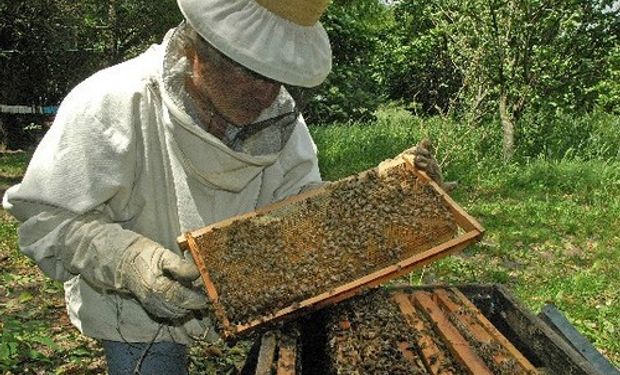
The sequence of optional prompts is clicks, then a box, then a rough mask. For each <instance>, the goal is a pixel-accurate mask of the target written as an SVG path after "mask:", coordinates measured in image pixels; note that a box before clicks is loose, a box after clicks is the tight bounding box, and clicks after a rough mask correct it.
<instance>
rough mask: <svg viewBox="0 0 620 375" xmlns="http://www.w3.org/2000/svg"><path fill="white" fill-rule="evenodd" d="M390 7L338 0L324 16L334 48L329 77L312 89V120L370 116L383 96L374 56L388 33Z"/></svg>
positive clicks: (367, 0)
mask: <svg viewBox="0 0 620 375" xmlns="http://www.w3.org/2000/svg"><path fill="white" fill-rule="evenodd" d="M387 16H388V13H387V8H386V7H385V6H383V5H381V4H380V3H378V2H377V1H376V0H355V1H352V0H337V1H334V2H333V3H332V4H331V5H330V7H329V8H328V10H327V12H326V14H325V15H324V17H323V18H322V23H323V25H324V27H325V30H326V31H327V33H328V35H329V38H330V42H331V45H332V51H333V58H334V61H333V68H332V72H331V73H330V75H329V76H328V78H327V80H326V81H325V82H324V83H323V84H322V85H321V86H319V87H318V88H317V89H315V90H313V99H312V102H311V103H310V105H309V108H308V112H307V113H306V118H307V120H308V122H309V123H317V124H326V123H330V122H334V121H347V120H360V121H362V120H368V119H371V118H372V117H373V113H374V110H375V109H376V108H377V107H378V105H379V104H380V103H381V102H382V101H383V100H384V96H385V95H384V90H383V89H382V88H381V86H380V85H379V82H378V80H377V74H378V73H377V71H376V70H377V67H376V66H374V65H373V64H374V59H375V57H376V55H377V49H378V46H379V43H380V38H381V36H382V34H384V33H385V26H384V25H385V23H387V22H389V19H388V18H387Z"/></svg>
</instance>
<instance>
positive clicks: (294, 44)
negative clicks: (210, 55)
mask: <svg viewBox="0 0 620 375" xmlns="http://www.w3.org/2000/svg"><path fill="white" fill-rule="evenodd" d="M178 3H179V8H180V9H181V12H182V13H183V15H184V16H185V18H186V20H187V21H188V22H189V24H190V25H191V26H192V27H193V28H194V29H195V30H196V31H197V32H198V34H200V35H201V36H202V37H203V38H204V39H205V40H206V41H208V42H209V43H211V44H212V45H213V46H214V47H215V48H217V49H218V50H219V51H221V52H222V53H223V54H225V55H226V56H228V57H230V58H231V59H233V60H234V61H236V62H238V63H239V64H241V65H243V66H245V67H247V68H248V69H250V70H253V71H255V72H257V73H259V74H261V75H263V76H265V77H269V78H271V79H274V80H276V81H279V82H283V83H286V84H289V85H293V86H302V87H314V86H318V85H319V84H321V83H322V82H323V81H324V80H325V78H326V77H327V75H328V74H329V72H330V70H331V66H332V53H331V47H330V44H329V38H328V36H327V33H326V32H325V29H324V28H323V26H322V25H321V23H320V22H317V23H316V24H315V25H314V26H299V25H297V24H295V23H293V22H291V21H288V20H286V19H284V18H281V17H280V16H278V15H276V14H274V13H271V12H270V11H269V10H267V9H266V8H264V7H262V6H261V5H259V4H258V3H257V2H256V1H254V0H178Z"/></svg>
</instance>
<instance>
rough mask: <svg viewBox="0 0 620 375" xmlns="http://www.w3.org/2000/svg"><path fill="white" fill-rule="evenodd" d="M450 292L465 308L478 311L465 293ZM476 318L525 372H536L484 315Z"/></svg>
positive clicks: (479, 314)
mask: <svg viewBox="0 0 620 375" xmlns="http://www.w3.org/2000/svg"><path fill="white" fill-rule="evenodd" d="M450 292H452V294H453V295H454V296H455V297H456V298H457V299H458V300H459V301H460V302H461V303H462V304H463V305H464V306H465V307H467V308H469V309H472V310H474V309H475V310H476V311H478V309H477V308H476V306H475V305H474V304H473V303H472V302H471V301H470V300H469V299H468V298H467V297H465V295H463V293H461V292H460V291H459V290H458V289H456V288H450ZM475 317H476V319H477V320H478V322H479V323H480V325H481V326H482V327H484V329H485V330H486V332H488V333H489V335H491V336H492V337H493V338H494V339H495V340H497V342H499V344H500V345H501V346H503V347H504V349H506V350H507V351H508V353H510V354H511V355H512V357H513V358H514V359H515V360H516V361H517V363H518V364H519V366H520V367H521V369H523V371H525V372H536V368H535V367H534V365H532V364H531V363H530V361H528V360H527V358H525V357H524V356H523V354H521V352H520V351H519V350H518V349H517V348H515V346H514V345H512V343H511V342H510V341H508V339H507V338H506V337H505V336H504V335H502V333H501V332H500V331H498V330H497V328H495V326H494V325H493V324H492V323H491V322H490V321H489V320H488V319H487V318H486V317H485V316H484V315H482V314H481V313H478V314H476V316H475Z"/></svg>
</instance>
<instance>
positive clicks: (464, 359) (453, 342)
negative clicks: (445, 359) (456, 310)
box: [413, 291, 493, 375]
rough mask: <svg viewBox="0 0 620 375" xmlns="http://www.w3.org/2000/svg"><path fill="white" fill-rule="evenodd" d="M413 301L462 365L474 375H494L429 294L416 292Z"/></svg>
mask: <svg viewBox="0 0 620 375" xmlns="http://www.w3.org/2000/svg"><path fill="white" fill-rule="evenodd" d="M413 300H414V304H415V306H417V307H419V308H420V309H421V310H423V311H424V312H425V313H426V314H427V316H428V318H429V319H430V320H431V321H432V322H433V323H434V325H435V328H436V329H437V333H439V335H440V336H441V337H442V338H443V339H444V342H445V343H446V345H447V346H448V348H449V349H450V352H452V354H453V355H454V356H455V357H456V358H457V359H458V360H459V362H461V364H462V365H463V366H464V367H465V368H466V369H467V371H468V372H469V373H470V374H472V375H492V374H493V373H492V372H491V370H489V368H488V367H487V366H486V365H485V363H484V361H482V359H480V357H478V355H477V354H476V352H474V350H473V349H472V348H471V347H470V346H469V344H468V343H467V340H465V338H463V336H461V334H460V333H459V331H458V330H457V329H456V328H455V327H454V326H453V325H452V324H451V323H450V321H449V320H448V318H446V316H445V315H444V314H443V312H442V311H441V309H440V308H439V306H437V305H436V304H435V302H433V300H432V298H431V296H430V294H429V293H427V292H420V291H418V292H414V293H413Z"/></svg>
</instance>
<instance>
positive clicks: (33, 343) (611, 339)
mask: <svg viewBox="0 0 620 375" xmlns="http://www.w3.org/2000/svg"><path fill="white" fill-rule="evenodd" d="M608 120H609V119H608V118H607V117H605V118H603V120H601V121H602V122H600V123H594V124H590V125H589V126H591V127H592V129H594V130H592V131H593V132H594V131H595V130H596V129H599V130H596V131H599V133H600V134H607V133H609V127H608V126H606V123H605V121H608ZM617 121H618V120H617V119H614V120H613V122H612V123H611V124H612V125H614V124H617V123H618V122H617ZM576 124H577V125H579V126H581V125H583V122H581V123H579V122H577V123H576ZM614 126H615V125H614ZM567 127H568V125H567V124H564V125H563V127H560V128H561V129H562V131H565V132H566V134H565V136H566V137H569V136H570V134H571V132H570V128H569V129H568V130H567V129H566V128H567ZM489 129H491V130H489ZM311 132H312V134H313V137H314V139H315V142H316V143H317V146H318V148H319V156H320V165H321V170H322V173H323V177H324V178H325V179H328V180H335V179H339V178H341V177H344V176H347V175H350V174H352V173H355V172H358V171H361V170H364V169H367V168H370V167H373V166H375V165H376V164H377V163H378V162H380V161H382V160H384V159H386V158H389V157H392V156H394V155H396V154H398V153H399V152H400V151H402V150H403V149H405V148H408V147H410V146H412V145H414V144H415V143H416V142H417V141H418V140H419V139H420V138H421V137H423V136H430V137H431V138H432V139H433V140H434V141H435V143H436V146H437V154H438V158H439V160H440V161H441V162H442V165H443V167H444V172H445V175H446V177H447V179H455V180H458V181H459V183H460V185H459V188H458V190H456V191H455V192H454V194H453V196H454V198H455V199H456V201H457V202H459V203H460V204H461V205H462V206H463V207H464V208H465V209H466V210H467V211H468V212H469V213H470V214H472V215H473V216H474V217H476V218H477V219H478V220H479V221H480V222H481V223H482V224H483V226H484V227H485V228H486V234H485V237H484V239H483V241H482V242H481V243H479V244H477V245H475V246H472V247H470V248H468V249H467V250H466V251H465V252H463V253H462V254H459V255H457V256H452V257H449V258H445V259H443V260H441V261H439V262H436V263H434V264H432V265H430V266H427V267H425V268H424V269H421V270H418V271H416V272H414V273H412V274H411V275H409V277H408V281H409V282H410V283H412V284H420V283H444V282H446V283H465V282H481V283H501V284H504V285H505V286H506V287H507V288H508V289H509V290H510V291H512V293H513V294H515V295H516V296H517V297H518V298H519V299H520V300H521V301H522V302H523V303H524V304H525V305H526V306H527V307H528V308H529V309H531V310H532V311H533V312H535V313H537V312H538V311H539V309H540V308H541V307H542V306H543V305H544V304H545V303H548V302H551V303H554V304H555V305H556V306H557V307H558V308H559V309H560V310H561V311H562V312H563V313H564V314H565V315H566V316H567V317H568V319H569V320H570V321H571V322H572V323H573V324H574V325H575V327H576V328H577V329H578V330H579V331H580V332H582V333H583V334H585V335H586V337H587V338H588V339H589V340H590V341H591V342H593V343H594V345H595V346H596V347H597V348H598V349H599V350H601V351H602V352H603V353H604V354H605V355H607V356H608V357H609V358H610V359H611V360H612V361H613V362H614V363H615V364H616V365H620V340H619V338H620V332H619V330H620V273H619V272H618V271H617V267H618V266H617V265H618V264H620V231H619V229H620V199H619V198H618V197H620V160H619V159H618V158H617V157H615V158H614V157H613V155H614V152H612V151H613V148H614V147H617V145H615V144H614V143H609V142H608V143H605V144H604V145H603V144H601V150H604V151H605V152H598V151H596V150H594V149H593V148H595V147H596V144H593V143H590V144H589V145H588V146H587V147H585V148H584V147H581V146H579V147H577V146H576V147H572V146H571V145H570V144H569V143H566V144H565V145H561V146H560V143H558V142H556V144H555V146H554V151H553V152H549V148H544V147H543V148H541V149H540V150H543V151H544V152H539V153H538V154H537V153H536V150H534V149H532V148H531V147H529V148H528V147H526V148H523V149H521V150H518V153H517V157H516V158H515V160H516V162H513V163H504V162H502V161H501V155H500V152H501V133H500V132H499V130H498V129H493V128H489V127H486V128H483V127H481V128H468V127H464V126H461V125H459V124H458V123H455V122H453V121H447V120H443V119H439V118H434V119H426V120H422V119H418V118H413V117H411V116H410V115H409V114H407V113H406V112H404V111H402V110H398V109H390V110H388V111H385V112H382V113H380V114H379V119H378V121H377V122H376V123H372V124H359V125H355V124H353V125H351V124H348V125H334V126H329V127H320V128H313V129H311ZM597 134H598V133H597ZM552 136H553V137H551V136H550V137H551V138H550V139H560V138H561V137H560V136H559V135H558V134H555V135H553V134H552ZM595 138H596V137H595V136H594V135H592V136H591V137H589V138H588V139H595ZM607 139H610V138H607ZM589 142H590V141H589ZM601 142H602V143H604V142H603V141H601ZM580 147H581V148H580ZM568 150H574V151H570V152H569V151H568ZM588 150H589V151H588ZM539 155H542V156H539ZM27 160H28V155H27V154H23V153H22V154H5V155H2V156H0V188H1V189H3V190H4V189H6V188H7V187H8V186H9V185H10V184H13V183H15V182H17V181H19V178H20V176H21V175H22V174H23V172H24V170H25V165H26V162H27ZM1 213H2V215H0V258H1V259H2V262H3V267H2V268H1V269H0V314H2V316H3V319H2V320H1V322H0V333H1V336H0V372H3V371H8V370H12V371H15V369H24V368H27V369H29V372H30V373H37V372H39V373H54V372H55V373H58V374H62V373H84V372H88V373H98V372H101V371H102V368H103V365H102V362H101V361H102V353H101V349H100V347H99V346H98V345H97V343H96V342H95V341H94V340H90V339H87V338H84V337H83V336H80V335H79V333H78V332H77V330H75V329H74V328H72V327H71V325H70V323H69V322H68V321H66V314H65V313H64V307H63V298H62V292H61V288H60V286H59V285H58V284H57V283H53V282H51V281H49V280H48V279H47V278H45V277H44V276H43V275H42V274H41V273H40V272H38V271H37V269H36V266H35V265H34V264H33V263H32V262H31V261H30V260H28V259H27V258H25V257H24V256H22V255H20V253H19V251H18V250H17V245H16V241H17V236H16V230H17V223H16V222H15V221H14V220H13V219H11V218H10V217H9V216H8V215H7V214H6V213H4V212H3V211H2V212H1ZM65 343H68V344H65ZM201 350H202V349H201ZM201 350H193V354H192V362H193V364H192V366H193V368H194V369H198V370H201V371H202V370H204V371H207V369H212V368H214V366H220V367H217V368H222V367H221V366H224V367H225V366H228V367H227V368H231V366H233V363H232V362H234V361H236V358H238V357H239V356H240V354H239V353H238V352H237V349H235V348H232V349H226V350H227V351H225V352H224V353H220V354H218V355H217V356H215V357H214V358H215V359H214V360H213V361H211V362H208V361H204V360H201V353H203V351H201ZM218 350H219V349H218ZM3 366H4V367H3ZM22 372H23V371H22ZM26 373H28V371H26Z"/></svg>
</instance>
